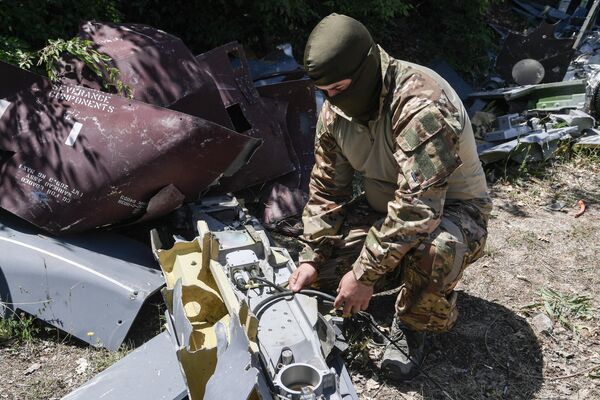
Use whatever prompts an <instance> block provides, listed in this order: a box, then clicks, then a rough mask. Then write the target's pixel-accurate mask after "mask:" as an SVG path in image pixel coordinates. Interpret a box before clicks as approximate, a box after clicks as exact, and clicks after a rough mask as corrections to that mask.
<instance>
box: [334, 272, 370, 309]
mask: <svg viewBox="0 0 600 400" xmlns="http://www.w3.org/2000/svg"><path fill="white" fill-rule="evenodd" d="M337 292H338V295H337V297H336V298H335V302H334V303H333V306H334V307H335V308H341V307H343V308H344V310H343V311H342V315H343V316H350V315H354V314H356V313H357V312H359V311H363V310H366V309H367V307H368V306H369V301H370V300H371V297H373V286H368V285H365V284H364V283H362V282H360V281H357V280H356V278H355V277H354V273H353V272H352V271H349V272H347V273H346V274H345V275H344V276H343V277H342V280H341V281H340V284H339V286H338V289H337Z"/></svg>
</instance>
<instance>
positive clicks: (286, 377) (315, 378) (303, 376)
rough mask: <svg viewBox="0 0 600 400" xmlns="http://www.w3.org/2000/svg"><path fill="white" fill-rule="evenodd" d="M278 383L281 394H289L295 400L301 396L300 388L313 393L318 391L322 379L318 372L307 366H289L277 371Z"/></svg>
mask: <svg viewBox="0 0 600 400" xmlns="http://www.w3.org/2000/svg"><path fill="white" fill-rule="evenodd" d="M279 381H280V382H281V389H282V390H283V391H284V393H283V394H291V395H292V398H297V397H298V396H299V395H301V394H302V388H309V389H310V390H312V391H313V392H318V391H320V390H319V389H320V386H321V383H322V377H321V374H320V373H319V371H318V370H317V369H316V368H315V367H313V366H312V365H309V364H300V363H298V364H290V365H288V366H286V367H284V368H283V369H282V370H281V371H279Z"/></svg>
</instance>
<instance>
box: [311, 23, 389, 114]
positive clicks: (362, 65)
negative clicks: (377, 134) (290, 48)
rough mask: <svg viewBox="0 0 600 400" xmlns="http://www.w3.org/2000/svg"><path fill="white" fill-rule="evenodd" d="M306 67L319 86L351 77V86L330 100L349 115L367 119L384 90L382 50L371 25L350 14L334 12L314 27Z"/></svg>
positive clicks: (372, 112)
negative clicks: (380, 54)
mask: <svg viewBox="0 0 600 400" xmlns="http://www.w3.org/2000/svg"><path fill="white" fill-rule="evenodd" d="M304 68H305V69H306V73H307V74H308V76H309V77H310V78H311V79H312V80H313V81H314V83H315V84H316V85H318V86H326V85H330V84H332V83H335V82H339V81H341V80H343V79H347V78H350V79H352V83H351V84H350V86H349V87H348V88H347V89H346V90H344V91H342V92H340V93H338V94H336V95H335V96H333V97H329V96H326V97H327V99H328V100H329V102H330V103H331V104H333V105H335V106H337V107H339V109H340V110H342V111H343V112H344V113H345V114H346V115H348V116H349V117H353V118H356V119H358V120H359V121H362V122H364V121H367V120H369V118H370V117H372V116H373V114H374V113H375V112H376V111H377V110H378V106H379V95H380V93H381V81H382V79H381V62H380V59H379V50H378V48H377V45H376V44H375V42H374V41H373V38H372V37H371V34H370V33H369V31H368V30H367V28H366V27H365V26H364V25H363V24H361V23H360V22H358V21H357V20H355V19H354V18H350V17H348V16H346V15H340V14H331V15H329V16H327V17H325V18H323V20H321V22H319V23H318V24H317V26H316V27H315V28H314V29H313V31H312V32H311V34H310V36H309V37H308V41H307V43H306V48H305V49H304Z"/></svg>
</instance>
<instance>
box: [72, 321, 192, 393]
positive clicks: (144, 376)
mask: <svg viewBox="0 0 600 400" xmlns="http://www.w3.org/2000/svg"><path fill="white" fill-rule="evenodd" d="M169 336H170V335H169V333H168V332H162V333H161V334H159V335H157V336H155V337H154V338H153V339H151V340H150V341H148V342H147V343H144V344H143V345H142V346H140V347H138V348H137V349H135V350H133V351H132V352H131V353H129V354H128V355H127V356H126V357H124V358H122V359H121V360H119V361H118V362H117V363H115V364H114V365H112V366H111V367H110V368H108V369H106V370H104V371H102V372H101V373H99V374H98V375H96V376H95V377H93V378H92V379H90V380H89V381H88V382H86V383H84V384H83V385H82V386H80V387H79V388H77V389H75V390H74V391H72V392H71V393H69V394H68V395H66V396H65V397H63V400H90V399H102V400H124V399H128V400H134V399H153V400H181V399H184V398H186V397H187V386H186V384H185V382H184V380H183V377H182V375H181V372H180V371H179V362H178V361H177V357H176V356H175V352H174V351H173V344H172V343H171V339H170V338H169Z"/></svg>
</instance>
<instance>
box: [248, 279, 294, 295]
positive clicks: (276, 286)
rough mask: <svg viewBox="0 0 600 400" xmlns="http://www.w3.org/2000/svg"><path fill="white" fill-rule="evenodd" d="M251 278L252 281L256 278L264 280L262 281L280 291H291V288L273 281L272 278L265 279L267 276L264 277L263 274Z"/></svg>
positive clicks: (260, 280)
mask: <svg viewBox="0 0 600 400" xmlns="http://www.w3.org/2000/svg"><path fill="white" fill-rule="evenodd" d="M250 280H251V281H252V280H255V281H259V282H262V283H264V284H266V285H267V286H270V287H272V288H273V289H275V290H277V291H278V292H289V290H288V289H285V288H284V287H283V286H279V285H277V284H276V283H273V282H271V281H270V280H268V279H265V278H263V277H261V276H253V277H251V278H250Z"/></svg>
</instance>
